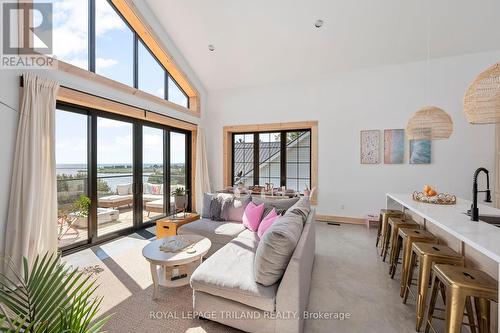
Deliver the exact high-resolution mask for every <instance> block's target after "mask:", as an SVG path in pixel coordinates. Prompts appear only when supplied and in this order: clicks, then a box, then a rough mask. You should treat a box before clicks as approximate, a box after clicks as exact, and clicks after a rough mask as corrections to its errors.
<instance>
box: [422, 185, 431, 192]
mask: <svg viewBox="0 0 500 333" xmlns="http://www.w3.org/2000/svg"><path fill="white" fill-rule="evenodd" d="M430 190H432V188H431V187H430V186H429V185H425V186H424V193H427V192H429V191H430Z"/></svg>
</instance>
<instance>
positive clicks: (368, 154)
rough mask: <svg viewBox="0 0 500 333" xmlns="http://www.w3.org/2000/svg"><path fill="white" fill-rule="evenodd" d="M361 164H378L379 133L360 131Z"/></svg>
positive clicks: (376, 131)
mask: <svg viewBox="0 0 500 333" xmlns="http://www.w3.org/2000/svg"><path fill="white" fill-rule="evenodd" d="M360 149H361V164H378V163H380V131H379V130H369V131H361V147H360Z"/></svg>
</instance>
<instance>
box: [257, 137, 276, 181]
mask: <svg viewBox="0 0 500 333" xmlns="http://www.w3.org/2000/svg"><path fill="white" fill-rule="evenodd" d="M280 169H281V133H280V132H275V133H261V134H259V184H261V185H271V184H272V185H273V186H276V187H278V186H280V176H281V171H280Z"/></svg>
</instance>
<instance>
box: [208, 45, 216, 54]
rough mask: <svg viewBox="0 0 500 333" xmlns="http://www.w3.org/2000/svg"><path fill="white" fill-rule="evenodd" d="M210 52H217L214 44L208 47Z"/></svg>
mask: <svg viewBox="0 0 500 333" xmlns="http://www.w3.org/2000/svg"><path fill="white" fill-rule="evenodd" d="M208 50H209V51H210V52H213V51H215V46H213V45H212V44H210V45H208Z"/></svg>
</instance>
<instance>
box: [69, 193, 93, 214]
mask: <svg viewBox="0 0 500 333" xmlns="http://www.w3.org/2000/svg"><path fill="white" fill-rule="evenodd" d="M90 202H91V201H90V198H89V197H87V196H86V195H83V194H82V195H80V197H79V198H78V200H76V201H75V202H74V203H73V209H74V211H75V214H76V215H78V216H80V217H88V216H89V212H90Z"/></svg>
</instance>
